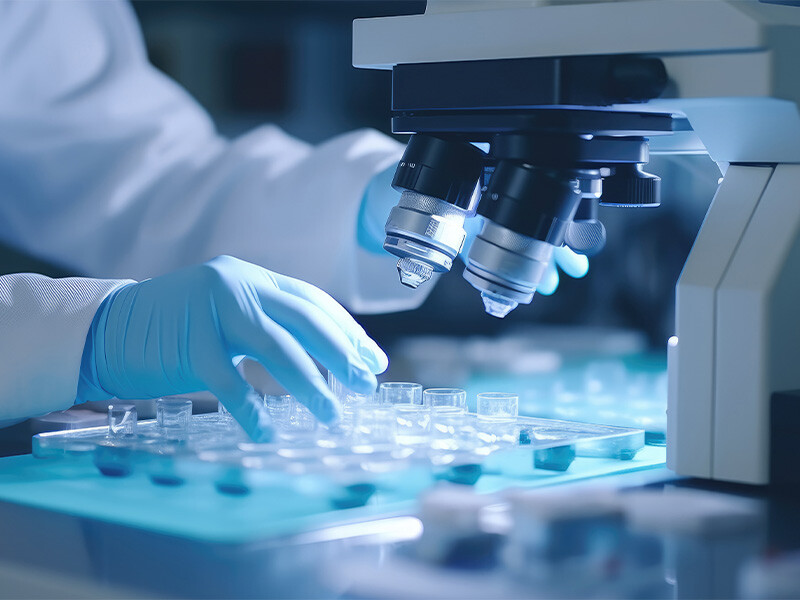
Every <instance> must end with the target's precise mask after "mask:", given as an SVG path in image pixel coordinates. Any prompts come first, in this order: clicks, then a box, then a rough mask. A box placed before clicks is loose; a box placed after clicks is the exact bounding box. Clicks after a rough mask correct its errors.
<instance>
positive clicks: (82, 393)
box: [75, 283, 133, 404]
mask: <svg viewBox="0 0 800 600" xmlns="http://www.w3.org/2000/svg"><path fill="white" fill-rule="evenodd" d="M130 285H133V283H127V284H122V285H120V286H119V287H117V288H115V289H113V290H111V292H110V293H109V294H108V295H107V296H106V297H105V299H104V300H103V302H102V303H101V304H100V306H99V308H98V309H97V312H96V313H95V315H94V318H93V319H92V324H91V326H90V327H89V331H88V332H87V334H86V342H85V343H84V346H83V354H82V356H81V368H80V374H79V378H78V393H77V395H76V397H75V404H83V403H84V402H95V401H105V400H110V399H111V398H113V397H114V395H113V394H110V393H108V392H107V391H106V390H104V389H103V387H102V386H101V385H100V377H99V375H98V371H97V356H98V354H104V353H105V350H104V344H103V334H104V332H105V327H106V322H107V321H108V313H109V309H110V307H111V303H112V302H113V300H114V298H115V297H116V296H117V295H118V294H119V293H120V292H121V291H122V290H123V289H124V288H126V287H128V286H130Z"/></svg>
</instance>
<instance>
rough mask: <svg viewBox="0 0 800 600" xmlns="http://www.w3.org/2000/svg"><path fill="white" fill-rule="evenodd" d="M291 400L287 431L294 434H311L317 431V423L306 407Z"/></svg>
mask: <svg viewBox="0 0 800 600" xmlns="http://www.w3.org/2000/svg"><path fill="white" fill-rule="evenodd" d="M289 398H291V413H290V417H289V427H288V428H289V430H290V431H292V432H295V433H311V432H314V431H316V430H317V425H318V424H319V422H318V421H317V418H316V417H315V416H314V415H313V414H312V413H311V411H310V410H308V408H306V406H305V405H304V404H302V403H300V402H298V401H297V399H295V398H293V397H291V396H289Z"/></svg>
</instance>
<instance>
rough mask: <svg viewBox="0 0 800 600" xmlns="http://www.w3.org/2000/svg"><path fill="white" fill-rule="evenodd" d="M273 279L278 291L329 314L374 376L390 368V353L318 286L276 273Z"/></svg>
mask: <svg viewBox="0 0 800 600" xmlns="http://www.w3.org/2000/svg"><path fill="white" fill-rule="evenodd" d="M272 278H273V281H274V282H275V284H276V285H277V286H278V289H280V290H282V291H284V292H287V293H289V294H292V295H294V296H297V297H299V298H303V299H304V300H307V301H309V302H311V304H313V305H315V306H317V307H319V308H320V309H321V310H322V311H323V312H325V313H326V314H327V315H328V316H329V317H330V318H331V319H332V320H333V322H334V323H336V324H337V326H338V327H339V328H340V329H341V330H342V331H343V332H344V334H345V335H346V336H347V338H348V339H349V340H350V342H351V343H352V344H353V347H354V348H355V349H356V352H357V353H358V355H359V356H360V357H361V358H362V360H363V361H364V362H365V363H366V364H367V366H368V367H369V368H370V369H371V370H372V372H373V373H375V374H378V373H383V372H384V371H385V370H386V369H387V368H388V366H389V358H388V357H387V356H386V353H385V352H384V351H383V350H381V347H380V346H378V344H376V343H375V341H374V340H373V339H372V338H371V337H369V336H368V335H367V332H366V331H364V329H363V327H361V325H359V324H358V323H357V322H356V320H355V319H354V318H353V317H352V315H351V314H350V313H349V312H347V310H346V309H345V308H344V306H342V305H341V304H339V303H338V302H337V301H336V300H334V299H333V298H332V297H331V296H329V295H328V294H327V293H325V292H324V291H322V290H321V289H319V288H318V287H317V286H315V285H312V284H310V283H308V282H306V281H302V280H300V279H294V278H292V277H287V276H286V275H281V274H279V273H272Z"/></svg>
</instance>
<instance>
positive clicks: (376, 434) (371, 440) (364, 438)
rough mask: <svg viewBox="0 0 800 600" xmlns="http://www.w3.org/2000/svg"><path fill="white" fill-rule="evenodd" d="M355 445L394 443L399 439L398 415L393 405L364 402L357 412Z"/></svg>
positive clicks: (354, 430)
mask: <svg viewBox="0 0 800 600" xmlns="http://www.w3.org/2000/svg"><path fill="white" fill-rule="evenodd" d="M353 438H354V444H355V445H359V446H360V445H371V446H374V445H379V444H394V443H396V441H397V417H396V414H395V411H394V409H393V408H392V407H391V406H383V405H380V404H364V405H361V406H359V407H358V408H357V409H356V412H355V422H354V428H353Z"/></svg>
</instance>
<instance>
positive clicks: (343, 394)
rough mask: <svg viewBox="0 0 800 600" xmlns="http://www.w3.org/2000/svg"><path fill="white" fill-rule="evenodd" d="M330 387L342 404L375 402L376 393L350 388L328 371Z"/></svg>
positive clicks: (351, 404)
mask: <svg viewBox="0 0 800 600" xmlns="http://www.w3.org/2000/svg"><path fill="white" fill-rule="evenodd" d="M328 387H330V388H331V391H332V392H333V394H334V395H335V396H336V398H337V399H338V400H339V402H341V403H342V406H353V405H358V404H374V403H375V394H359V393H357V392H354V391H352V390H350V389H348V388H347V387H345V385H344V384H343V383H342V382H341V381H339V380H338V379H336V376H335V375H334V374H333V373H331V372H330V371H328Z"/></svg>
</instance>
